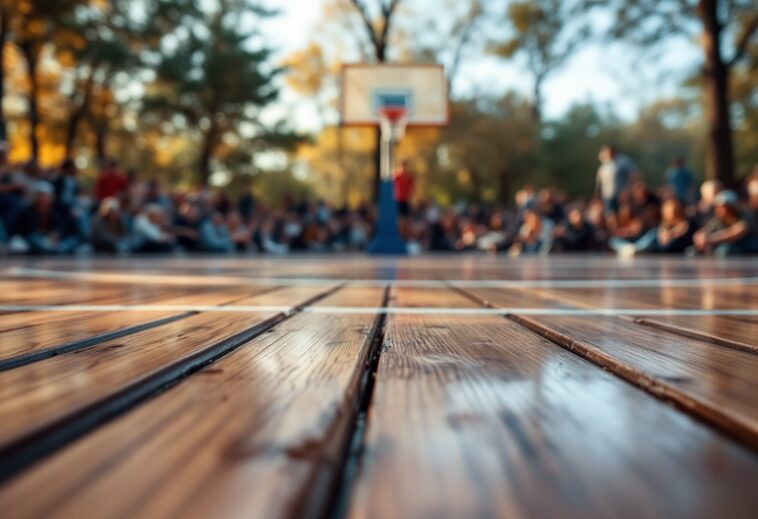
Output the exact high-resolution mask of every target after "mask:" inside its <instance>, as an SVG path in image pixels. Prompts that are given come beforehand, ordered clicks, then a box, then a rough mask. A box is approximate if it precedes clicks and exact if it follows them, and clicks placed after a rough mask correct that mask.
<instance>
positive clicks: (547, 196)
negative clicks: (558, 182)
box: [538, 189, 566, 224]
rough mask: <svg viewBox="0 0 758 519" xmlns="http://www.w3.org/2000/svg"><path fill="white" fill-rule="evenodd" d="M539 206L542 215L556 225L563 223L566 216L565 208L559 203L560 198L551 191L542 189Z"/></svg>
mask: <svg viewBox="0 0 758 519" xmlns="http://www.w3.org/2000/svg"><path fill="white" fill-rule="evenodd" d="M538 206H539V210H540V212H541V213H542V215H543V216H544V217H545V218H549V219H550V220H552V221H553V223H555V224H558V223H560V222H561V221H563V219H564V217H565V216H566V213H565V211H564V209H563V206H562V205H561V204H560V203H559V202H558V197H557V196H556V195H555V194H554V193H553V191H552V190H551V189H540V193H539V198H538Z"/></svg>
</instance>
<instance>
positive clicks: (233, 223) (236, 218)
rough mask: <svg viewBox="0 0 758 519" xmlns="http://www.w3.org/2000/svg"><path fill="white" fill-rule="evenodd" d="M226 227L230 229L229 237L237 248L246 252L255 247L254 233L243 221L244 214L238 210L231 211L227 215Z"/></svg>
mask: <svg viewBox="0 0 758 519" xmlns="http://www.w3.org/2000/svg"><path fill="white" fill-rule="evenodd" d="M226 227H227V229H229V237H230V238H231V240H232V243H233V244H234V248H235V249H236V250H238V251H240V252H246V251H251V250H253V249H255V246H254V245H253V233H252V231H251V229H250V227H248V226H247V225H245V223H244V222H243V221H242V216H241V215H240V213H239V212H238V211H229V214H227V215H226Z"/></svg>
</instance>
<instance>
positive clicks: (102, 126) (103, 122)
mask: <svg viewBox="0 0 758 519" xmlns="http://www.w3.org/2000/svg"><path fill="white" fill-rule="evenodd" d="M95 158H96V159H97V164H98V165H99V166H100V167H101V168H103V167H105V163H106V162H107V160H108V120H107V119H106V118H105V117H100V118H98V119H96V120H95Z"/></svg>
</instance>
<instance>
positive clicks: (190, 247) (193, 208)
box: [171, 201, 203, 252]
mask: <svg viewBox="0 0 758 519" xmlns="http://www.w3.org/2000/svg"><path fill="white" fill-rule="evenodd" d="M202 223H203V221H202V217H201V215H200V209H199V208H198V207H197V205H196V204H194V203H193V202H190V201H185V202H183V203H182V205H180V206H179V210H178V211H177V214H176V217H175V218H174V222H173V225H172V227H171V232H172V234H173V235H174V236H176V241H177V243H178V244H179V245H180V246H181V247H182V248H184V250H186V251H194V252H197V251H202V250H203V243H202V240H201V237H200V226H201V224H202Z"/></svg>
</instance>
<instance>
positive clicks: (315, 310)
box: [0, 305, 758, 317]
mask: <svg viewBox="0 0 758 519" xmlns="http://www.w3.org/2000/svg"><path fill="white" fill-rule="evenodd" d="M30 311H44V312H83V313H84V312H165V311H181V312H238V313H270V312H285V313H292V312H294V311H295V307H292V306H250V305H240V306H198V305H0V312H30ZM301 311H302V312H304V313H312V314H333V315H340V314H372V315H375V314H388V315H511V314H517V315H553V316H626V315H639V316H749V317H758V308H751V309H745V308H735V309H711V310H707V309H689V308H688V309H676V308H643V309H640V308H588V309H584V308H484V307H482V308H436V307H389V308H387V307H360V306H308V307H305V308H302V309H301Z"/></svg>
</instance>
